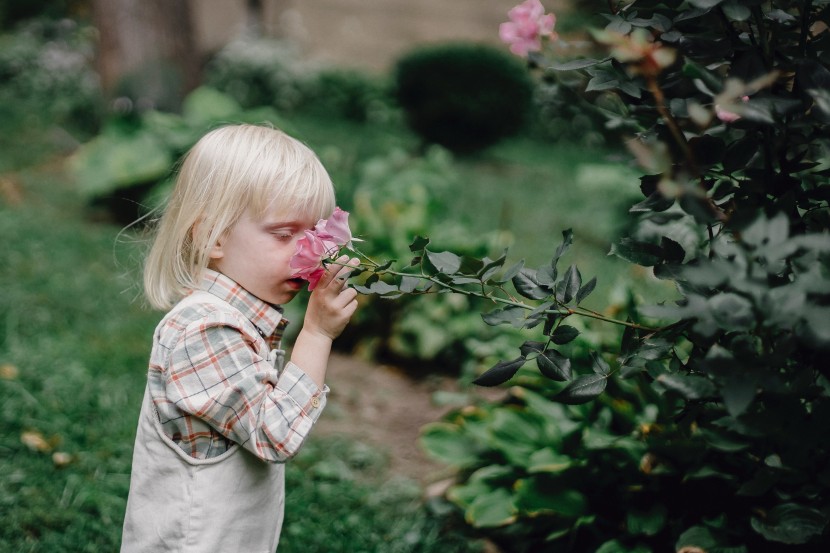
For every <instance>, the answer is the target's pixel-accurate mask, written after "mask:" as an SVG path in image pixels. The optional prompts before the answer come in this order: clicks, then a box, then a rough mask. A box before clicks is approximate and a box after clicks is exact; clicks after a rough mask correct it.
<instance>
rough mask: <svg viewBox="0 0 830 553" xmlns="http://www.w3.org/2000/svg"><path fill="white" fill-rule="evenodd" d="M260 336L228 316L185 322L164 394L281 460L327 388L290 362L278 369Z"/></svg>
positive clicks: (312, 418)
mask: <svg viewBox="0 0 830 553" xmlns="http://www.w3.org/2000/svg"><path fill="white" fill-rule="evenodd" d="M258 339H259V338H258V336H257V337H254V336H251V335H250V334H249V333H247V332H246V330H245V329H244V326H243V325H241V324H239V323H238V322H237V321H234V320H233V318H232V317H230V316H229V315H228V314H226V313H213V314H211V315H209V316H208V317H207V318H206V319H203V320H201V321H198V322H194V323H192V324H190V325H189V326H188V327H187V328H186V329H185V332H184V334H183V336H182V338H181V340H180V341H179V343H178V344H177V346H176V347H175V348H174V350H173V351H172V352H171V355H170V365H169V371H168V372H167V375H166V381H165V388H166V395H167V398H168V400H169V401H171V402H173V403H175V405H176V406H177V407H178V408H179V409H180V410H181V411H183V412H184V413H186V414H189V415H192V416H194V417H197V418H199V419H201V420H203V421H205V422H206V423H207V424H209V425H210V426H211V427H212V428H213V429H215V430H216V431H217V432H219V433H220V434H222V435H223V436H225V437H226V438H228V439H230V440H232V441H234V442H236V443H238V444H240V445H241V446H242V447H244V448H245V449H247V450H249V451H251V452H252V453H253V454H254V455H256V456H257V457H259V458H261V459H263V460H266V461H271V462H284V461H287V460H288V459H290V458H291V457H293V456H294V455H296V454H297V453H298V452H299V450H300V447H301V446H302V444H303V442H304V441H305V439H306V437H307V436H308V434H309V432H310V430H311V428H312V426H313V425H314V423H315V422H316V421H317V419H318V418H319V417H320V414H321V412H322V410H323V407H324V406H325V402H326V392H327V388H326V389H324V390H320V389H319V388H318V387H317V385H316V384H315V383H314V381H313V380H312V379H311V377H309V376H308V375H307V374H306V373H304V372H303V371H302V370H301V369H300V368H299V367H297V365H294V364H293V363H291V362H289V363H287V364H286V366H285V369H284V370H283V371H282V374H280V373H278V372H277V370H276V369H275V368H274V366H273V365H272V364H271V362H270V361H268V359H266V358H264V357H263V356H261V355H260V354H259V353H258V352H257V348H256V346H255V344H256V343H257V340H258Z"/></svg>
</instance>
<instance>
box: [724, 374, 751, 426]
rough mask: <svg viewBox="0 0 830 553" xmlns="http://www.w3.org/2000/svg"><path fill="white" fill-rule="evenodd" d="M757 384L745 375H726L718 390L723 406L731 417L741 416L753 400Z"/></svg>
mask: <svg viewBox="0 0 830 553" xmlns="http://www.w3.org/2000/svg"><path fill="white" fill-rule="evenodd" d="M756 389H757V384H756V383H755V379H754V378H747V375H744V374H740V375H733V374H730V375H728V376H727V377H726V378H725V379H724V381H723V383H722V385H721V389H720V394H721V397H722V398H723V404H724V405H725V406H726V410H727V411H729V414H730V415H732V416H733V417H739V416H741V415H742V414H743V413H744V412H745V411H746V409H747V407H749V405H750V404H751V403H752V400H753V399H754V398H755V393H756Z"/></svg>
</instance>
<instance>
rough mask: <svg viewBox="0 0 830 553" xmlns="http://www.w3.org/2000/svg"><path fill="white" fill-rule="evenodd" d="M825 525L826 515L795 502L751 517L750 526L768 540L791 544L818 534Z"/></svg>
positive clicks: (804, 540) (805, 540) (801, 541)
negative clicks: (762, 514) (763, 514)
mask: <svg viewBox="0 0 830 553" xmlns="http://www.w3.org/2000/svg"><path fill="white" fill-rule="evenodd" d="M826 526H827V515H825V514H823V513H822V512H821V511H818V510H816V509H812V508H810V507H805V506H803V505H798V504H796V503H784V504H781V505H778V506H776V507H774V508H772V509H771V510H769V511H768V512H767V513H766V514H765V516H763V517H762V516H755V517H752V528H753V529H754V530H755V531H756V532H758V533H759V534H761V535H762V536H764V537H765V538H767V539H768V540H770V541H775V542H779V543H787V544H793V545H795V544H802V543H807V542H808V541H810V539H812V538H813V537H815V536H820V535H821V534H822V532H823V531H824V528H825V527H826Z"/></svg>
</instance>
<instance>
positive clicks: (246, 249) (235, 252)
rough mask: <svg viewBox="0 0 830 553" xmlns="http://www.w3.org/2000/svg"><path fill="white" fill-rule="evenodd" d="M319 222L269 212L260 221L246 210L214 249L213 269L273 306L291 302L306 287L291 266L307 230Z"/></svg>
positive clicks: (211, 264)
mask: <svg viewBox="0 0 830 553" xmlns="http://www.w3.org/2000/svg"><path fill="white" fill-rule="evenodd" d="M316 223H317V220H316V219H314V220H311V219H308V218H302V217H299V216H292V215H291V214H288V215H286V214H285V213H271V212H268V213H266V214H265V216H264V217H263V218H262V219H261V220H259V219H256V218H255V217H254V216H253V215H252V214H251V212H250V210H246V211H245V213H243V214H242V217H241V218H240V219H239V221H238V222H237V223H236V225H234V226H233V227H232V228H231V229H230V230H228V231H227V232H226V233H225V234H224V236H223V237H222V238H221V239H220V241H219V243H218V244H217V245H216V246H215V247H214V248H213V250H211V254H210V257H211V262H210V267H211V268H213V269H215V270H217V271H219V272H220V273H222V274H224V275H226V276H229V277H230V278H232V279H233V280H235V281H236V282H237V283H239V284H240V285H241V286H242V287H243V288H245V289H246V290H247V291H249V292H250V293H252V294H253V295H255V296H256V297H258V298H259V299H261V300H263V301H266V302H268V303H271V304H284V303H287V302H289V301H291V300H292V299H293V298H294V296H295V295H297V292H299V291H300V290H301V289H302V288H303V287H304V286H305V284H306V282H305V281H304V280H302V279H297V278H291V274H292V272H293V270H292V269H291V267H290V266H289V261H290V260H291V256H292V255H294V252H295V251H296V247H297V240H299V239H300V238H301V237H302V236H303V231H305V230H310V229H312V228H313V227H314V225H315V224H316Z"/></svg>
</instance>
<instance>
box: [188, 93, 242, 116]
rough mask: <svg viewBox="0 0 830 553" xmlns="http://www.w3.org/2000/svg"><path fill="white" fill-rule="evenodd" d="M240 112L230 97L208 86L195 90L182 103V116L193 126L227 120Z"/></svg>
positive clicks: (238, 106) (235, 102)
mask: <svg viewBox="0 0 830 553" xmlns="http://www.w3.org/2000/svg"><path fill="white" fill-rule="evenodd" d="M241 111H242V106H240V105H239V103H238V102H237V101H236V100H234V99H233V98H232V97H231V96H229V95H228V94H225V93H224V92H220V91H218V90H216V89H215V88H211V87H208V86H202V87H199V88H197V89H196V90H194V91H193V92H191V93H190V94H188V95H187V98H185V99H184V102H182V116H183V117H184V118H185V119H186V120H187V121H188V122H189V123H192V124H195V125H202V124H210V123H213V122H215V121H222V120H227V119H230V118H232V117H233V116H234V115H236V114H238V113H239V112H241Z"/></svg>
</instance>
